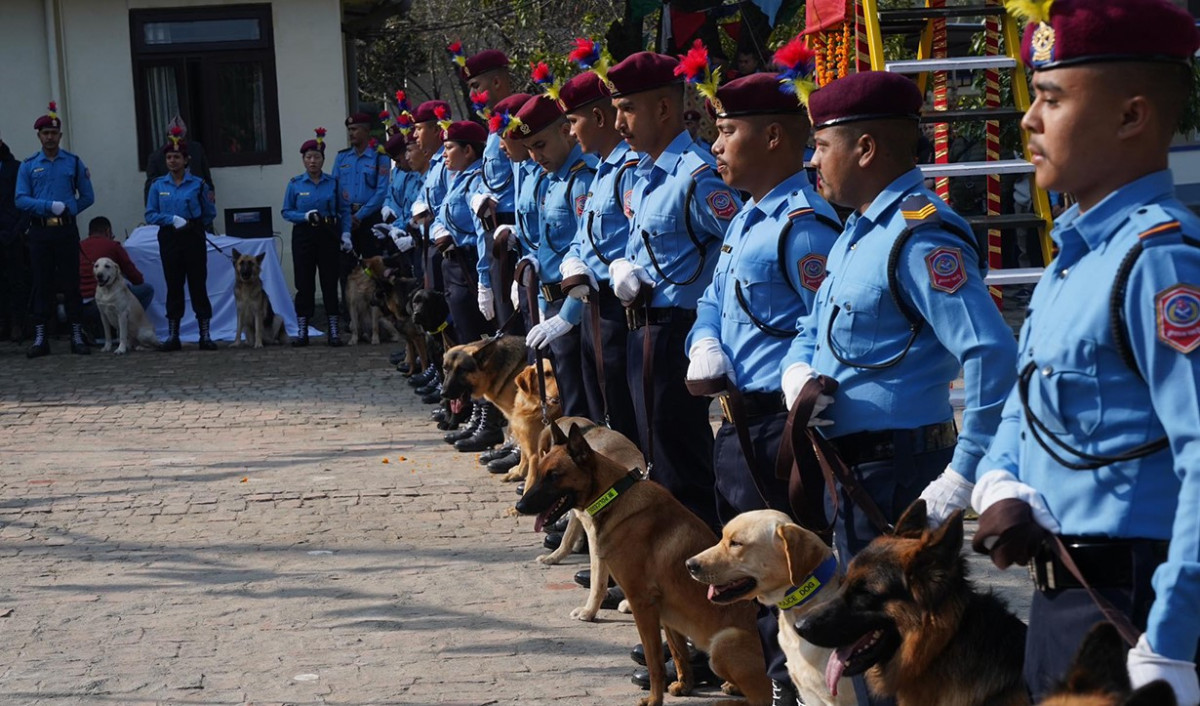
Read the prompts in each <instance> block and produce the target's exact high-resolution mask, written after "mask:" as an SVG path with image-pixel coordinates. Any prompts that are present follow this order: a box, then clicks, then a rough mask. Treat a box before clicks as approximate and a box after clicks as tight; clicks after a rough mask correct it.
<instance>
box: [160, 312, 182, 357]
mask: <svg viewBox="0 0 1200 706" xmlns="http://www.w3.org/2000/svg"><path fill="white" fill-rule="evenodd" d="M182 349H183V344H182V343H180V341H179V319H167V340H165V341H163V342H162V343H161V344H160V345H159V346H158V350H160V351H162V352H163V353H171V352H173V351H178V350H182Z"/></svg>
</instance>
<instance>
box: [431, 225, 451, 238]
mask: <svg viewBox="0 0 1200 706" xmlns="http://www.w3.org/2000/svg"><path fill="white" fill-rule="evenodd" d="M449 236H450V229H449V228H447V227H446V226H444V225H442V224H441V223H437V224H434V226H433V229H432V230H430V231H429V237H430V238H431V239H433V240H434V241H437V240H440V239H442V238H446V237H449Z"/></svg>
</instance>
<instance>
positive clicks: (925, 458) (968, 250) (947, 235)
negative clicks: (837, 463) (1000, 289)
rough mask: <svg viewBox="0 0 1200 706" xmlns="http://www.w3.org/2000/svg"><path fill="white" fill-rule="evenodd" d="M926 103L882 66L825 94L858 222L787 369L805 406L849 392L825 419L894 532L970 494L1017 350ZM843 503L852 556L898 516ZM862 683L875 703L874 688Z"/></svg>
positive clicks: (826, 134)
mask: <svg viewBox="0 0 1200 706" xmlns="http://www.w3.org/2000/svg"><path fill="white" fill-rule="evenodd" d="M921 103H922V99H921V93H920V91H919V90H918V89H917V87H916V84H914V83H913V82H912V81H910V80H909V79H907V78H905V77H904V76H901V75H899V74H892V73H886V72H882V71H870V72H862V73H858V74H853V75H851V76H847V77H846V78H842V79H838V80H836V81H833V82H832V83H830V84H828V85H826V86H824V87H822V88H821V89H819V90H817V91H816V92H814V93H813V94H812V96H811V97H810V99H809V111H810V115H811V119H812V123H813V129H814V131H815V136H814V141H815V143H816V148H817V149H816V154H815V155H814V157H813V164H814V165H815V166H816V168H817V170H818V171H819V172H820V175H821V183H822V185H823V194H824V195H825V196H826V198H828V199H829V200H830V201H831V202H832V203H834V204H837V205H840V206H843V207H846V208H851V209H853V213H852V214H851V216H850V218H849V220H848V221H847V222H846V226H845V230H844V231H843V233H842V235H841V237H840V238H839V239H838V241H837V243H836V244H835V245H834V247H833V249H832V250H831V251H830V254H829V261H828V274H827V276H826V278H825V281H824V282H823V283H822V284H821V287H820V289H819V290H818V292H817V297H816V302H815V305H814V307H813V310H812V312H811V313H810V314H809V315H808V316H806V317H804V318H803V319H802V320H801V322H800V333H799V335H798V336H797V337H796V338H795V339H794V341H793V343H792V347H791V350H790V351H789V352H788V355H787V356H786V357H785V358H784V361H783V363H782V368H783V371H784V372H783V379H782V386H783V391H784V393H785V395H786V397H787V403H788V406H789V407H790V406H791V404H792V402H793V401H794V400H795V399H796V397H797V396H798V395H799V393H800V390H801V388H802V387H803V386H804V384H805V383H806V382H807V381H808V380H809V379H811V378H813V377H816V376H817V374H818V373H820V374H824V375H827V376H829V377H831V378H833V379H834V380H836V381H837V382H838V384H839V388H838V390H837V392H836V394H835V395H834V396H833V397H832V398H831V399H830V398H828V397H826V398H825V399H822V400H819V401H818V404H817V405H816V407H815V408H814V412H816V413H821V411H822V409H824V410H825V411H824V413H823V415H822V418H823V419H824V420H825V421H827V422H830V423H831V424H830V426H828V427H827V428H826V431H825V434H826V436H827V437H829V438H830V439H832V442H833V445H834V446H835V448H836V449H837V451H838V452H839V454H840V455H841V457H842V459H843V460H844V461H845V462H846V465H847V466H849V468H850V471H851V472H852V473H853V474H854V476H855V477H856V478H857V480H858V482H859V483H860V484H861V485H862V486H863V488H864V490H865V491H866V493H867V494H868V495H869V496H870V497H871V498H872V500H873V502H874V504H875V505H876V506H877V507H878V510H879V511H880V513H881V514H882V516H883V518H884V520H886V522H888V523H891V522H895V520H896V519H897V518H898V516H899V515H900V513H902V512H903V511H904V510H905V508H906V507H907V506H908V505H909V504H910V503H912V502H913V501H914V500H916V499H917V497H918V496H919V495H921V493H922V491H923V490H925V489H926V486H927V485H930V483H931V481H934V479H935V478H937V479H938V480H937V483H936V484H935V485H933V486H932V487H931V488H930V489H929V490H928V495H927V496H926V497H927V499H928V500H929V502H930V507H929V513H930V517H931V519H932V520H933V521H935V522H938V521H940V520H942V519H944V518H945V517H946V516H947V515H948V514H949V507H950V506H951V505H952V503H950V502H948V500H947V499H952V498H959V499H961V498H963V496H964V492H966V493H969V489H968V488H967V487H966V485H965V484H966V482H968V481H970V480H971V479H973V478H974V477H975V469H976V466H977V465H978V464H979V460H980V458H982V456H983V453H984V451H985V450H986V449H987V446H988V444H989V443H990V442H991V438H992V433H993V432H994V431H995V428H996V424H997V423H998V422H999V415H1000V406H1001V404H1002V402H1003V399H1004V396H1005V394H1006V393H1007V392H1008V389H1009V388H1010V387H1011V384H1012V380H1013V377H1012V374H1011V366H1012V361H1013V359H1014V356H1015V353H1016V351H1015V344H1014V341H1013V336H1012V332H1011V331H1010V330H1009V328H1008V326H1007V324H1005V322H1004V320H1003V319H1002V318H1001V316H1000V312H999V311H998V309H997V308H996V306H995V304H993V303H992V300H991V297H990V296H989V294H988V291H987V287H986V285H985V284H984V281H983V274H984V266H985V264H986V258H985V257H984V255H983V253H981V252H980V247H979V246H978V245H977V243H976V241H975V238H974V236H973V235H972V234H971V230H970V227H969V226H968V225H967V223H966V222H965V221H964V220H963V219H962V218H961V217H959V216H958V215H957V214H955V213H954V212H953V211H951V210H950V208H949V207H948V206H946V205H945V203H944V202H943V201H941V200H940V199H939V198H938V197H937V196H936V195H935V194H933V193H932V192H931V191H929V190H928V189H926V188H925V184H924V179H923V177H922V175H921V172H920V170H919V169H917V168H916V167H915V166H914V161H913V155H914V154H915V149H916V144H917V137H918V133H919V130H918V127H917V124H918V123H917V121H918V116H919V113H920V110H921ZM960 368H961V369H962V371H963V377H964V380H965V382H966V389H965V393H966V407H965V409H964V411H963V428H962V431H961V433H960V434H957V444H956V441H955V440H956V432H955V425H954V415H953V410H952V409H951V407H950V397H949V395H950V383H951V382H952V381H953V380H954V378H955V377H956V376H957V375H958V372H959V369H960ZM801 421H806V420H801ZM943 470H945V473H944V474H943V475H942V476H941V477H939V473H941V472H942V471H943ZM964 479H965V480H964ZM838 492H839V493H840V494H841V502H840V510H839V511H838V513H837V517H836V518H835V525H834V540H835V544H836V546H837V548H838V551H839V556H840V557H841V558H842V559H843V560H844V561H848V560H849V559H850V558H851V557H853V556H854V555H855V554H856V553H857V552H859V551H860V550H861V549H862V548H863V547H865V546H866V545H867V543H868V542H870V541H871V539H873V538H874V537H875V536H877V535H878V534H879V533H880V532H881V531H882V528H880V527H878V526H876V524H877V523H882V522H883V520H877V523H876V524H873V523H872V521H871V519H870V517H871V511H870V509H868V508H863V507H858V506H856V505H855V504H854V503H853V502H852V501H851V500H850V498H849V496H848V494H847V493H846V492H845V491H844V489H842V488H841V487H840V486H839V488H838ZM960 504H962V503H960ZM828 506H829V503H828V501H827V507H828ZM855 686H856V690H858V691H859V693H860V702H865V696H864V694H865V689H864V688H863V686H862V684H861V680H856V685H855Z"/></svg>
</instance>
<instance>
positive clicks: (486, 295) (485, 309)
mask: <svg viewBox="0 0 1200 706" xmlns="http://www.w3.org/2000/svg"><path fill="white" fill-rule="evenodd" d="M478 301H479V313H480V314H483V318H485V319H487V320H488V321H491V320H492V319H494V318H496V297H495V296H494V295H493V294H492V288H491V287H480V288H479V295H478Z"/></svg>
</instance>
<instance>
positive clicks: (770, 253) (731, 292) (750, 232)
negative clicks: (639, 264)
mask: <svg viewBox="0 0 1200 706" xmlns="http://www.w3.org/2000/svg"><path fill="white" fill-rule="evenodd" d="M840 227H841V223H840V221H838V217H837V213H836V212H835V211H834V210H833V207H832V206H830V205H829V204H828V203H827V202H826V201H825V199H823V198H821V197H820V196H818V195H817V194H816V192H814V191H813V190H812V187H811V186H809V184H808V175H806V174H805V173H804V172H803V171H801V172H799V173H797V174H794V175H793V176H791V177H788V178H787V179H786V180H784V181H783V182H782V183H780V184H779V185H778V186H776V187H775V188H774V189H772V190H771V191H770V193H768V194H767V195H766V196H764V197H763V200H762V201H761V202H757V203H756V202H754V201H750V202H748V203H746V204H745V205H744V206H743V207H742V210H741V211H738V214H737V215H736V216H734V217H733V220H732V221H731V222H730V223H729V232H728V233H727V234H726V235H725V244H724V245H722V246H721V256H720V257H719V258H718V259H717V269H716V271H715V272H714V273H713V281H712V284H710V285H708V289H705V290H704V294H703V296H701V297H700V301H699V302H697V304H696V323H695V324H693V326H692V332H691V333H690V334H689V335H688V341H687V347H688V349H689V350H690V349H691V347H692V343H693V342H694V341H695V340H696V339H699V338H715V339H717V340H719V341H720V342H721V347H722V348H723V349H724V351H725V355H727V356H729V360H730V361H731V362H732V363H733V373H734V380H735V381H736V383H737V387H738V389H739V390H741V391H742V392H779V365H780V363H781V362H782V361H783V358H784V356H785V355H786V354H787V352H788V348H789V347H790V346H791V343H792V339H793V338H795V336H796V321H797V320H799V319H800V318H801V317H803V316H805V315H806V314H808V313H809V312H810V311H812V303H813V297H814V296H815V295H816V291H817V288H818V287H820V286H821V282H822V281H823V280H824V278H825V260H826V256H827V255H828V253H829V249H830V248H831V247H833V243H834V241H836V240H837V237H838V234H839V230H840Z"/></svg>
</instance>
